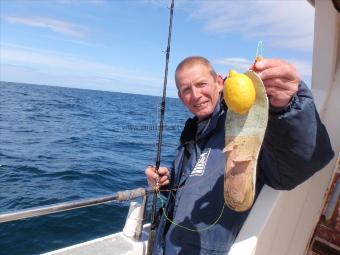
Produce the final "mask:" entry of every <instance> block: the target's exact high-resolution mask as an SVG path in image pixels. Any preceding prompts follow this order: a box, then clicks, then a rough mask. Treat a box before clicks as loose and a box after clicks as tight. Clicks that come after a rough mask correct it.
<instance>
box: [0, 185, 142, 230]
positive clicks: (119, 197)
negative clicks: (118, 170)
mask: <svg viewBox="0 0 340 255" xmlns="http://www.w3.org/2000/svg"><path fill="white" fill-rule="evenodd" d="M146 192H147V191H146V190H145V189H144V188H137V189H133V190H124V191H119V192H117V193H115V194H113V195H110V196H104V197H98V198H91V199H84V200H77V201H72V202H65V203H60V204H54V205H48V206H41V207H36V208H31V209H25V210H21V211H17V212H13V213H5V214H0V223H3V222H8V221H15V220H21V219H26V218H31V217H36V216H41V215H46V214H52V213H57V212H64V211H68V210H73V209H77V208H83V207H89V206H94V205H99V204H103V203H108V202H112V201H127V200H131V199H135V198H137V197H142V196H145V195H146Z"/></svg>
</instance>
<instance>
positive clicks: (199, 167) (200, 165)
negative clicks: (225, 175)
mask: <svg viewBox="0 0 340 255" xmlns="http://www.w3.org/2000/svg"><path fill="white" fill-rule="evenodd" d="M210 151H211V149H208V150H207V151H206V152H203V153H202V154H201V155H200V157H199V159H198V160H197V163H196V165H195V167H194V169H193V170H192V171H191V173H190V176H202V175H203V174H204V171H205V165H206V164H207V161H208V158H209V154H210Z"/></svg>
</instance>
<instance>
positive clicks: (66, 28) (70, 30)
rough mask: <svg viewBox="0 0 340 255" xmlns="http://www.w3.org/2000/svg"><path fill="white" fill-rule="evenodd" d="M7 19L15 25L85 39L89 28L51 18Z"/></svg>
mask: <svg viewBox="0 0 340 255" xmlns="http://www.w3.org/2000/svg"><path fill="white" fill-rule="evenodd" d="M5 19H6V20H7V21H8V22H10V23H14V24H20V25H25V26H30V27H41V28H47V29H50V30H52V31H53V32H56V33H61V34H66V35H71V36H74V37H85V35H86V34H87V33H88V28H86V27H83V26H79V25H76V24H72V23H69V22H66V21H63V20H57V19H52V18H49V17H19V16H7V17H5Z"/></svg>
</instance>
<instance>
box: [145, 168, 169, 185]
mask: <svg viewBox="0 0 340 255" xmlns="http://www.w3.org/2000/svg"><path fill="white" fill-rule="evenodd" d="M145 175H146V178H147V180H148V184H149V186H150V187H152V188H153V187H155V186H156V182H157V179H158V185H159V186H160V187H162V186H165V185H168V184H169V183H170V171H169V169H168V168H166V167H160V168H159V169H158V173H157V172H156V168H155V167H154V166H148V167H147V168H146V169H145Z"/></svg>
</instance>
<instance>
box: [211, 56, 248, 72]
mask: <svg viewBox="0 0 340 255" xmlns="http://www.w3.org/2000/svg"><path fill="white" fill-rule="evenodd" d="M213 63H214V64H220V65H225V66H228V67H231V68H234V69H237V70H248V69H249V67H250V66H251V64H252V61H250V60H249V59H245V58H220V59H216V60H214V61H213Z"/></svg>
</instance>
